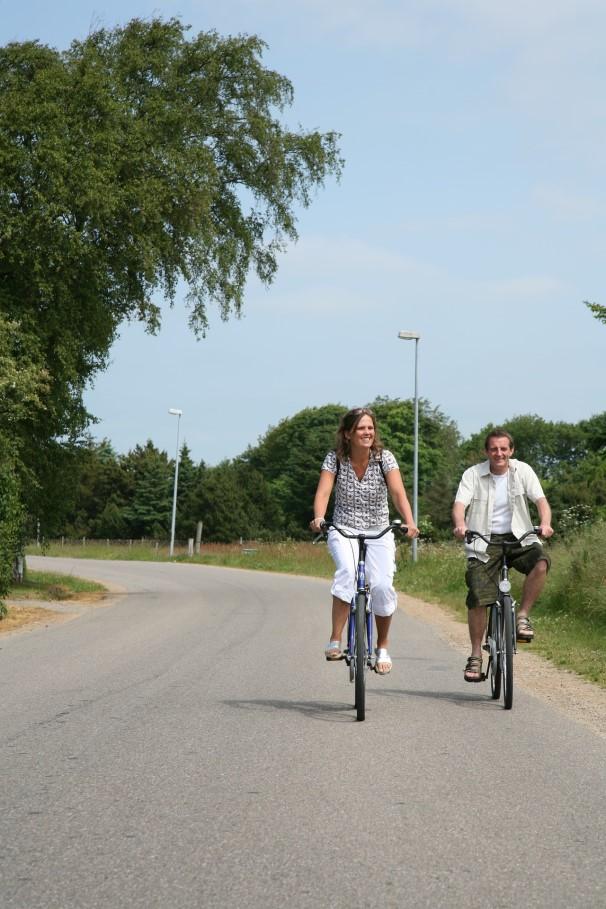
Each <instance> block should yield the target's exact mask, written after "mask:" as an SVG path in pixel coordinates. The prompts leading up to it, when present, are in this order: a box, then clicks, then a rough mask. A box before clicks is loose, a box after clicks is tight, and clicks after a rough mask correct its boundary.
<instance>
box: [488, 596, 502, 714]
mask: <svg viewBox="0 0 606 909" xmlns="http://www.w3.org/2000/svg"><path fill="white" fill-rule="evenodd" d="M499 612H500V610H499V609H498V607H497V606H496V604H495V605H494V606H491V607H490V614H489V617H488V638H489V642H491V643H490V658H489V659H490V667H489V670H490V693H491V695H492V699H493V701H498V700H499V698H500V697H501V666H502V660H501V655H502V641H501V628H500V623H499Z"/></svg>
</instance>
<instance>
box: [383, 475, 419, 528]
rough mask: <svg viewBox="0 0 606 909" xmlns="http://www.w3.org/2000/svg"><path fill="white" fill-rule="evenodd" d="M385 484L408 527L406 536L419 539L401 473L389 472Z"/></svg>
mask: <svg viewBox="0 0 606 909" xmlns="http://www.w3.org/2000/svg"><path fill="white" fill-rule="evenodd" d="M385 482H386V483H387V489H388V491H389V495H390V496H391V500H392V502H393V504H394V506H395V508H396V510H397V511H398V513H399V514H401V515H402V520H403V521H404V523H405V524H406V525H407V527H408V533H407V534H406V536H408V537H418V536H419V530H418V528H417V525H416V524H415V520H414V517H413V515H412V508H411V507H410V502H409V501H408V496H407V495H406V490H405V489H404V483H403V482H402V475H401V474H400V471H399V470H397V469H396V470H389V471H388V472H387V473H386V474H385Z"/></svg>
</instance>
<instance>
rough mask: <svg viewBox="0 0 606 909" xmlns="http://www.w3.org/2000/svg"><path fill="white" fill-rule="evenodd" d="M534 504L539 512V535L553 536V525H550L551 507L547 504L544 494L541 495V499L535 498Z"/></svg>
mask: <svg viewBox="0 0 606 909" xmlns="http://www.w3.org/2000/svg"><path fill="white" fill-rule="evenodd" d="M534 504H535V505H536V506H537V511H538V512H539V524H540V526H541V536H542V537H545V538H547V537H551V536H553V527H552V526H551V508H550V506H549V502H548V501H547V499H546V498H545V496H543V497H542V498H541V499H537V500H536V502H535V503H534Z"/></svg>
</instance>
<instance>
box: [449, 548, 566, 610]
mask: <svg viewBox="0 0 606 909" xmlns="http://www.w3.org/2000/svg"><path fill="white" fill-rule="evenodd" d="M490 539H491V540H494V541H495V542H496V541H498V540H511V541H512V542H513V540H515V537H514V535H513V534H512V533H493V534H492V535H491V537H490ZM486 552H487V555H488V561H487V562H481V561H480V560H479V559H474V558H471V559H468V560H467V571H466V572H465V583H466V584H467V591H468V592H467V607H468V608H469V609H473V608H474V606H490V604H491V603H494V601H495V599H496V596H497V594H498V592H499V571H500V568H501V552H502V550H501V547H500V546H496V545H494V543H489V545H488V549H487V550H486ZM541 559H544V560H545V561H546V562H547V569H549V567H550V565H551V559H550V558H549V555H548V554H547V553H546V552H545V550H544V548H543V547H542V546H541V544H540V543H532V544H531V545H530V546H512V547H510V548H509V549H508V550H507V564H508V565H509V567H510V568H515V569H516V571H519V572H521V573H522V574H530V572H531V571H532V569H533V568H534V566H535V565H536V564H537V562H540V561H541Z"/></svg>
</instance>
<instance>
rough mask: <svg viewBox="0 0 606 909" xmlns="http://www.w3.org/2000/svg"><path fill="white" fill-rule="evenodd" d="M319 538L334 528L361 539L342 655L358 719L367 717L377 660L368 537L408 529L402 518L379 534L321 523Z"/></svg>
mask: <svg viewBox="0 0 606 909" xmlns="http://www.w3.org/2000/svg"><path fill="white" fill-rule="evenodd" d="M321 526H322V533H321V535H320V537H319V538H318V539H320V538H322V537H325V536H326V534H327V532H328V531H329V530H330V529H331V527H332V528H333V529H334V530H336V531H337V533H340V534H341V536H342V537H345V538H346V539H348V540H357V541H358V565H357V568H356V592H355V593H354V596H353V598H352V601H351V608H350V611H349V619H348V622H347V646H346V648H345V649H344V650H343V654H342V656H341V659H342V660H345V663H346V665H347V666H348V667H349V681H350V682H353V683H354V686H355V689H354V690H355V702H354V708H355V711H356V719H357V720H364V719H365V718H366V673H367V671H368V670H369V669H371V670H375V665H376V659H375V654H374V649H373V646H372V644H373V631H374V628H373V620H372V610H371V607H370V587H369V585H368V584H367V582H366V544H367V541H368V540H378V539H379V538H380V537H382V536H385V534H386V533H389V531H390V530H400V531H402V532H403V533H406V531H407V530H408V528H407V526H406V525H405V524H402V522H401V521H400V520H395V521H392V522H391V524H389V525H388V526H387V527H385V529H384V530H381V531H380V532H379V533H374V534H366V533H362V532H361V533H347V532H346V531H344V530H342V528H341V527H338V526H337V525H336V524H333V523H332V521H324V522H323V523H322V525H321Z"/></svg>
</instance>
